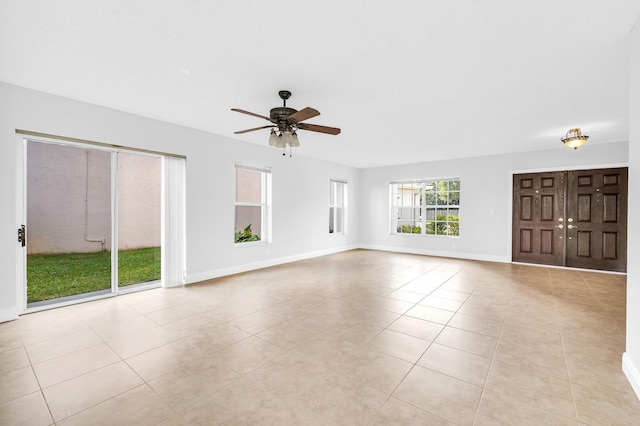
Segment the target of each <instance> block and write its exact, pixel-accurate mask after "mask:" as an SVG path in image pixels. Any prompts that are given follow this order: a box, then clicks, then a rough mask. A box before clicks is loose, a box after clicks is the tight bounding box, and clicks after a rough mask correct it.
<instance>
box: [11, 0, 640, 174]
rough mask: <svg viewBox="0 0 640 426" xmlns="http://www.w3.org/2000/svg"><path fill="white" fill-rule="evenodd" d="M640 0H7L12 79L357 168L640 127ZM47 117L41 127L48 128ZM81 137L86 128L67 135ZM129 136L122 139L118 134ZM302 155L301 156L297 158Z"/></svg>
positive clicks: (609, 137)
mask: <svg viewBox="0 0 640 426" xmlns="http://www.w3.org/2000/svg"><path fill="white" fill-rule="evenodd" d="M639 16H640V0H600V1H596V0H538V1H526V0H449V1H444V0H442V1H433V0H430V1H427V0H402V1H395V2H392V1H381V0H367V1H364V0H361V1H356V0H323V1H313V2H311V1H301V0H298V1H295V0H290V1H284V0H272V1H264V0H244V1H228V0H226V1H210V0H181V1H180V0H136V1H132V0H92V1H78V0H41V1H30V0H2V2H0V22H1V24H0V80H1V81H5V82H8V83H12V84H16V85H19V86H24V87H28V88H33V89H37V90H42V91H45V92H50V93H54V94H58V95H62V96H66V97H69V98H73V99H79V100H82V101H87V102H91V103H94V104H98V105H104V106H107V107H111V108H115V109H119V110H123V111H127V112H131V113H135V114H139V115H143V116H147V117H151V118H155V119H159V120H163V121H167V122H171V123H176V124H180V125H183V126H188V127H193V128H197V129H202V130H206V131H209V132H212V133H216V134H220V135H224V136H225V137H228V138H230V140H229V143H233V140H232V139H240V140H244V141H248V142H252V143H256V144H261V145H266V144H267V139H268V130H262V131H257V132H253V133H248V134H245V135H239V136H236V135H233V132H234V131H235V130H241V129H246V128H252V127H258V126H262V125H266V124H269V123H268V122H266V121H263V120H261V119H259V118H255V117H251V116H248V115H242V114H238V113H235V112H232V111H230V108H232V107H235V108H242V109H245V110H249V111H252V112H256V113H259V114H262V115H268V112H269V109H270V108H272V107H274V106H280V105H281V100H280V99H279V97H278V91H279V90H281V89H288V90H291V91H292V92H293V96H292V97H291V99H290V100H289V101H288V106H290V107H293V108H296V109H301V108H303V107H305V106H311V107H314V108H316V109H318V110H319V111H320V112H321V113H322V115H320V116H319V117H316V118H313V119H310V120H309V121H308V122H309V123H314V124H322V125H328V126H335V127H340V128H341V129H342V133H341V134H340V135H338V136H330V135H324V134H317V133H312V132H300V141H301V145H302V146H301V147H300V148H298V149H297V150H296V151H297V152H298V153H300V154H304V155H308V156H312V157H317V158H322V159H326V160H330V161H335V162H338V163H341V164H346V165H350V166H354V167H372V166H380V165H390V164H403V163H414V162H421V161H431V160H441V159H449V158H456V157H470V156H479V155H489V154H497V153H506V152H516V151H528V150H538V149H548V148H556V147H558V146H559V145H560V140H559V139H560V137H561V136H563V135H564V133H565V132H566V131H567V130H568V129H569V128H571V127H581V128H582V129H583V131H584V132H585V133H586V134H588V135H589V136H590V137H591V138H590V139H589V142H588V145H587V146H585V147H584V148H582V149H588V146H589V144H601V143H611V142H620V141H627V140H628V127H629V125H628V124H629V118H628V109H629V108H628V104H629V101H628V91H629V90H628V86H629V75H628V73H629V66H628V56H629V34H630V31H631V29H632V27H633V25H634V24H635V22H636V21H637V20H638V17H639ZM34 130H41V129H34ZM66 136H76V137H77V136H79V135H66ZM107 142H114V143H116V141H107ZM294 159H295V157H294Z"/></svg>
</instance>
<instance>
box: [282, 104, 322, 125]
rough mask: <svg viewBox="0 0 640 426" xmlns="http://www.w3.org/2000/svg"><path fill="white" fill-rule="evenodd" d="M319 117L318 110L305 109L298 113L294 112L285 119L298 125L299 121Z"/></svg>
mask: <svg viewBox="0 0 640 426" xmlns="http://www.w3.org/2000/svg"><path fill="white" fill-rule="evenodd" d="M319 115H320V113H319V112H318V110H315V109H313V108H309V107H306V108H303V109H301V110H300V111H298V112H294V113H293V114H291V115H290V116H288V117H287V119H288V120H293V121H295V122H296V123H299V122H301V121H304V120H308V119H310V118H313V117H317V116H319Z"/></svg>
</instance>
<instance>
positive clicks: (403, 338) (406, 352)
mask: <svg viewBox="0 0 640 426" xmlns="http://www.w3.org/2000/svg"><path fill="white" fill-rule="evenodd" d="M368 344H369V345H370V346H371V347H373V348H375V349H376V350H378V351H380V352H383V353H386V354H387V355H391V356H394V357H396V358H400V359H403V360H405V361H409V362H412V363H415V362H416V361H417V360H418V359H419V358H420V357H421V356H422V354H423V353H424V352H425V351H426V350H427V348H428V347H429V345H430V344H431V342H428V341H426V340H422V339H419V338H417V337H413V336H409V335H406V334H403V333H398V332H396V331H392V330H383V331H382V332H380V334H378V335H377V336H376V337H374V338H373V339H371V340H370V341H369V343H368Z"/></svg>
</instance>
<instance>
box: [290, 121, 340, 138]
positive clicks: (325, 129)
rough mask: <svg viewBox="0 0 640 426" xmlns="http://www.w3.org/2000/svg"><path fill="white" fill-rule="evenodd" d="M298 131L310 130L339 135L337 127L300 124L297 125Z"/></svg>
mask: <svg viewBox="0 0 640 426" xmlns="http://www.w3.org/2000/svg"><path fill="white" fill-rule="evenodd" d="M298 129H300V130H310V131H312V132H320V133H328V134H330V135H338V134H340V129H338V128H337V127H327V126H320V125H319V124H308V123H300V124H298Z"/></svg>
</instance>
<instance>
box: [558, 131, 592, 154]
mask: <svg viewBox="0 0 640 426" xmlns="http://www.w3.org/2000/svg"><path fill="white" fill-rule="evenodd" d="M587 139H589V136H586V135H583V134H582V130H580V128H578V127H576V128H575V129H569V131H568V132H567V134H566V135H565V137H564V138H560V140H561V141H562V143H563V144H565V145H566V146H568V147H569V148H573V149H578V148H580V147H581V146H582V145H584V143H585V142H586V141H587Z"/></svg>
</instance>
